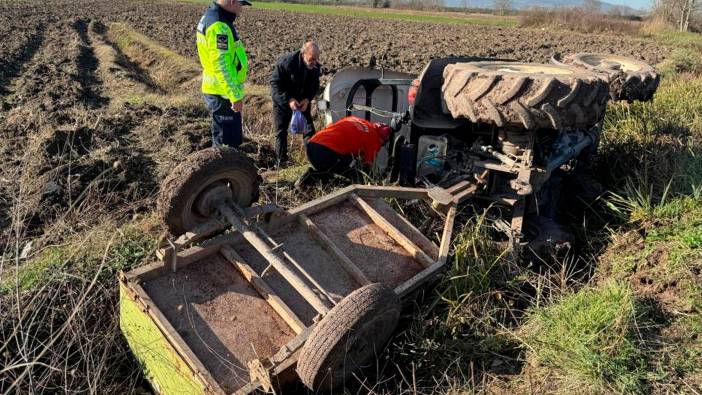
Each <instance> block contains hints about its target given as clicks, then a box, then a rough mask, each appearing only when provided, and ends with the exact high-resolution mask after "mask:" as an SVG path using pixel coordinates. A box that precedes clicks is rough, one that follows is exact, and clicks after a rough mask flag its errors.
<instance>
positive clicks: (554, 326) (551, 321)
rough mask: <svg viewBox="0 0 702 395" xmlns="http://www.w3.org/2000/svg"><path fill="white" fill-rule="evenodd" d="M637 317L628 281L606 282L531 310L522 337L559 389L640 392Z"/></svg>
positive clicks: (641, 372) (641, 374)
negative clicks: (553, 377) (636, 339)
mask: <svg viewBox="0 0 702 395" xmlns="http://www.w3.org/2000/svg"><path fill="white" fill-rule="evenodd" d="M636 319H637V306H636V303H635V299H634V296H633V295H632V292H631V290H630V289H629V287H628V286H626V285H625V284H622V283H618V282H608V283H605V284H603V285H602V286H600V287H596V288H591V289H584V290H581V291H580V292H577V293H575V294H572V295H569V296H566V297H564V298H562V299H561V300H559V301H557V302H556V303H554V304H552V305H550V306H548V307H545V308H540V309H534V310H532V311H531V313H530V315H529V318H528V320H527V323H526V325H525V326H524V328H523V330H522V332H523V335H522V337H521V339H522V341H523V342H524V344H525V345H526V346H527V347H528V349H529V350H530V355H531V357H532V358H534V359H535V360H536V361H537V362H538V364H539V365H541V366H543V367H547V368H549V369H551V370H552V372H554V373H555V374H556V378H557V380H558V381H559V382H560V383H561V384H562V385H563V387H561V388H562V389H563V391H564V393H566V392H569V391H577V392H584V393H601V392H607V391H615V392H617V393H643V392H644V385H643V383H644V378H645V374H644V373H645V371H644V367H645V361H644V359H643V358H642V353H641V351H640V350H639V348H638V346H637V345H636V343H635V342H634V341H633V339H634V337H635V330H636Z"/></svg>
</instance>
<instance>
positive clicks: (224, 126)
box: [205, 94, 243, 148]
mask: <svg viewBox="0 0 702 395" xmlns="http://www.w3.org/2000/svg"><path fill="white" fill-rule="evenodd" d="M205 106H206V107H207V109H208V110H209V111H210V114H212V145H213V146H215V147H220V146H222V145H226V146H229V147H232V148H236V147H238V146H240V145H241V142H242V139H243V137H242V125H241V113H238V112H235V111H234V110H232V103H231V102H230V101H229V100H228V99H225V98H223V97H221V96H217V95H207V94H205Z"/></svg>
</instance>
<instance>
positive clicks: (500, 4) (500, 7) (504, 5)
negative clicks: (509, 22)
mask: <svg viewBox="0 0 702 395" xmlns="http://www.w3.org/2000/svg"><path fill="white" fill-rule="evenodd" d="M492 4H493V6H494V7H495V10H496V11H497V12H498V13H499V14H500V15H504V14H506V13H507V11H509V10H511V9H512V0H493V1H492Z"/></svg>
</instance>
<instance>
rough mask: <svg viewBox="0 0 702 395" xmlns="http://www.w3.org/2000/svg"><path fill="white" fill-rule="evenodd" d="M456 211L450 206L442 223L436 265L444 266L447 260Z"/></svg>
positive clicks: (454, 207)
mask: <svg viewBox="0 0 702 395" xmlns="http://www.w3.org/2000/svg"><path fill="white" fill-rule="evenodd" d="M457 211H458V209H457V208H456V206H451V208H450V209H449V212H448V214H447V215H446V222H445V223H444V231H443V233H442V234H441V246H440V247H439V259H438V260H437V263H439V264H442V265H443V264H446V261H447V260H448V254H449V249H450V248H451V236H452V235H453V226H454V223H455V222H456V213H457Z"/></svg>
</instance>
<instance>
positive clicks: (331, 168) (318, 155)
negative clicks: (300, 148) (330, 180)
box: [307, 142, 353, 177]
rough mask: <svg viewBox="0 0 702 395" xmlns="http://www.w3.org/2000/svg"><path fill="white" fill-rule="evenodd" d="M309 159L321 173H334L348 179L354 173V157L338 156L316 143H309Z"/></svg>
mask: <svg viewBox="0 0 702 395" xmlns="http://www.w3.org/2000/svg"><path fill="white" fill-rule="evenodd" d="M307 159H309V161H310V164H311V165H312V167H314V169H315V170H316V171H318V172H321V173H334V174H339V175H342V176H346V177H348V176H350V174H351V173H352V172H353V169H351V167H350V166H351V163H353V156H351V155H342V154H338V153H336V152H334V151H333V150H331V149H329V148H327V147H325V146H323V145H322V144H317V143H315V142H309V143H307Z"/></svg>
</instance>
